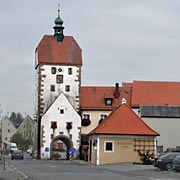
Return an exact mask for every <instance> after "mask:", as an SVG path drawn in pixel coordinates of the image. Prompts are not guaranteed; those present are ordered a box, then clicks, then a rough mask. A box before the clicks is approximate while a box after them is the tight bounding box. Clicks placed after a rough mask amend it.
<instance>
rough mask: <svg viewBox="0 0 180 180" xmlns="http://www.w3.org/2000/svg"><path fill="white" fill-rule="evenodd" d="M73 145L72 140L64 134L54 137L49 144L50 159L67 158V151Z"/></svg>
mask: <svg viewBox="0 0 180 180" xmlns="http://www.w3.org/2000/svg"><path fill="white" fill-rule="evenodd" d="M72 147H73V142H72V140H71V139H70V138H69V137H68V136H65V135H58V136H56V137H54V138H53V139H52V141H51V145H50V159H69V156H68V151H69V149H71V148H72Z"/></svg>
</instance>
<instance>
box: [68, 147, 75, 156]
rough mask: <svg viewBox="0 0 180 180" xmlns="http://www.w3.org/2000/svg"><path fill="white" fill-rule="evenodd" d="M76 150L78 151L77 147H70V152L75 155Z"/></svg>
mask: <svg viewBox="0 0 180 180" xmlns="http://www.w3.org/2000/svg"><path fill="white" fill-rule="evenodd" d="M75 152H76V149H75V148H71V149H69V151H68V153H69V154H70V155H73V154H74V153H75Z"/></svg>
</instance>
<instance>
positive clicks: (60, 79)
mask: <svg viewBox="0 0 180 180" xmlns="http://www.w3.org/2000/svg"><path fill="white" fill-rule="evenodd" d="M56 83H58V84H60V83H63V75H57V76H56Z"/></svg>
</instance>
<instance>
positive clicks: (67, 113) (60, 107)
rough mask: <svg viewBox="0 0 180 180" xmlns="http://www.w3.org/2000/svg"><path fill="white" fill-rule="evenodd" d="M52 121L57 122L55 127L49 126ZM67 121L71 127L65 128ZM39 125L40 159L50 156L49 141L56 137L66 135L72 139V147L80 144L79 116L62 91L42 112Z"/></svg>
mask: <svg viewBox="0 0 180 180" xmlns="http://www.w3.org/2000/svg"><path fill="white" fill-rule="evenodd" d="M52 122H56V123H57V128H55V129H52V128H51V124H52ZM67 123H70V124H71V125H72V128H71V129H67ZM41 127H42V128H41V133H42V136H41V137H42V142H41V143H42V147H41V158H42V159H49V158H50V153H51V152H50V151H51V143H52V141H53V140H54V139H56V137H57V138H60V137H61V136H62V137H67V139H69V140H70V141H72V146H73V148H75V149H76V150H78V148H79V146H80V131H81V117H80V116H79V114H78V113H77V112H76V111H75V109H74V108H73V106H72V105H71V103H70V102H69V100H68V99H67V98H66V95H65V94H64V93H61V94H60V95H59V96H58V98H57V99H56V100H55V101H54V103H53V104H52V105H51V106H50V108H49V109H48V110H47V112H45V113H44V115H43V116H42V119H41ZM69 148H72V147H69ZM47 149H48V150H47Z"/></svg>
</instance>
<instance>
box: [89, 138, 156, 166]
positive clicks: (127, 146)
mask: <svg viewBox="0 0 180 180" xmlns="http://www.w3.org/2000/svg"><path fill="white" fill-rule="evenodd" d="M93 138H98V144H97V146H93V145H92V146H91V148H90V149H91V163H93V164H97V165H100V164H113V163H124V162H136V163H138V162H141V160H140V156H139V153H138V151H137V150H141V153H143V152H147V151H148V150H150V153H154V154H155V151H156V144H155V143H156V139H155V137H145V136H144V137H135V136H134V137H123V136H121V137H118V136H117V137H110V136H109V137H93ZM91 140H92V141H93V139H92V138H91ZM135 140H137V141H140V143H139V144H138V145H137V146H136V145H135V144H136V143H137V142H136V143H135ZM143 141H145V144H143V143H142V142H143ZM106 142H113V145H114V148H113V151H112V152H106V151H105V143H106ZM141 143H142V145H140V144H141ZM144 148H145V149H144Z"/></svg>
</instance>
